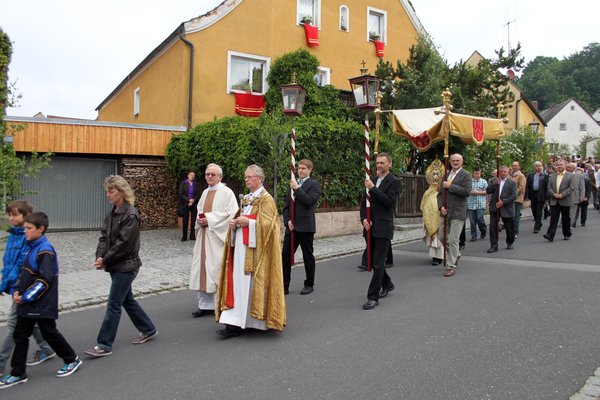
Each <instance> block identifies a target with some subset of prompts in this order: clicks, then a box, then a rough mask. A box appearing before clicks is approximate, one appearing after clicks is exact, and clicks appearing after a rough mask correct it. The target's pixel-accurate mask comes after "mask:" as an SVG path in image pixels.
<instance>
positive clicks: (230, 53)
mask: <svg viewBox="0 0 600 400" xmlns="http://www.w3.org/2000/svg"><path fill="white" fill-rule="evenodd" d="M232 57H235V58H244V59H247V60H249V61H254V62H263V63H264V64H265V68H264V69H263V84H262V87H263V92H261V93H258V92H252V93H255V94H261V95H263V94H265V93H267V90H269V84H268V83H267V75H269V71H270V70H271V58H270V57H265V56H259V55H256V54H249V53H242V52H239V51H232V50H229V51H228V52H227V93H229V94H231V93H246V91H245V90H238V89H230V87H231V59H232Z"/></svg>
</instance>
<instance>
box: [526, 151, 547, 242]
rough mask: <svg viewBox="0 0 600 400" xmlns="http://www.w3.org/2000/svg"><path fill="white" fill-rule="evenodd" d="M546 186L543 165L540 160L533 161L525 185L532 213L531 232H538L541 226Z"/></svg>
mask: <svg viewBox="0 0 600 400" xmlns="http://www.w3.org/2000/svg"><path fill="white" fill-rule="evenodd" d="M547 186H548V175H546V174H545V173H544V167H543V166H542V163H541V162H540V161H536V162H534V163H533V172H532V173H530V174H529V175H527V184H526V185H525V197H526V198H527V199H529V201H530V202H531V213H532V214H533V220H534V221H535V222H534V224H533V233H538V232H539V231H540V229H541V228H542V214H543V210H544V203H545V202H546V187H547Z"/></svg>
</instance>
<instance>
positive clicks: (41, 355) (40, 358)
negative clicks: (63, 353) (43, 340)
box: [27, 350, 56, 367]
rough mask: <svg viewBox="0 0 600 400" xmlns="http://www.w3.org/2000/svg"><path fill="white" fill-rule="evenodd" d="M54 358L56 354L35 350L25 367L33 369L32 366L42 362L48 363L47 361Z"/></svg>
mask: <svg viewBox="0 0 600 400" xmlns="http://www.w3.org/2000/svg"><path fill="white" fill-rule="evenodd" d="M54 357H56V353H54V352H52V353H50V354H48V353H46V352H45V351H44V350H36V351H35V352H34V353H33V355H32V356H31V358H30V359H29V360H27V366H28V367H33V366H34V365H38V364H41V363H43V362H44V361H48V360H49V359H51V358H54Z"/></svg>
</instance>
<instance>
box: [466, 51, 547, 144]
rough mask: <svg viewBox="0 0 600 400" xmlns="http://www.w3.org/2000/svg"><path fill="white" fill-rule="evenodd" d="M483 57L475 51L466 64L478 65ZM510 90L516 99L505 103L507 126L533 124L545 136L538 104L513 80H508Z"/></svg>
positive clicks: (544, 123) (516, 126)
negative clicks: (527, 96)
mask: <svg viewBox="0 0 600 400" xmlns="http://www.w3.org/2000/svg"><path fill="white" fill-rule="evenodd" d="M483 58H484V57H483V56H482V55H481V54H480V53H479V52H478V51H475V52H473V54H471V57H469V59H468V60H467V61H466V64H467V65H472V66H476V65H477V64H478V63H479V61H481V60H482V59H483ZM508 90H510V92H511V93H512V94H513V95H514V99H515V100H514V101H513V102H512V104H506V105H505V106H507V108H506V112H507V115H506V117H507V118H508V124H506V125H505V128H506V129H508V130H513V129H519V128H522V127H526V126H531V128H533V129H534V130H535V131H536V132H537V133H539V135H540V137H544V132H545V128H546V125H547V124H546V121H544V119H543V118H542V116H541V115H540V114H539V112H538V110H537V105H536V104H534V103H533V102H531V101H529V100H528V99H527V98H526V97H525V95H524V94H523V92H521V89H519V87H518V86H517V85H515V83H514V82H513V81H512V80H510V81H509V82H508Z"/></svg>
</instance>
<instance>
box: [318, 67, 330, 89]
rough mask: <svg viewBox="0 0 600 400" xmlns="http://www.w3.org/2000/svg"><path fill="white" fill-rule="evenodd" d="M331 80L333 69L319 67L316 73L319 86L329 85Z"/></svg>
mask: <svg viewBox="0 0 600 400" xmlns="http://www.w3.org/2000/svg"><path fill="white" fill-rule="evenodd" d="M330 81H331V69H329V68H327V67H319V71H318V72H317V73H316V74H315V82H317V85H318V86H325V85H329V83H330Z"/></svg>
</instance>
